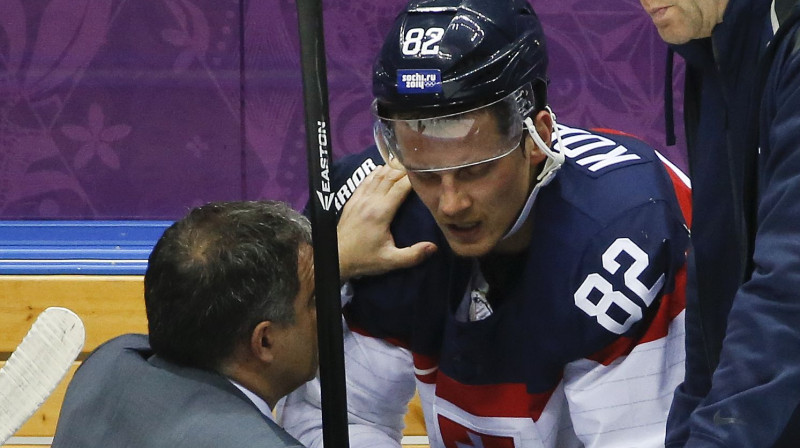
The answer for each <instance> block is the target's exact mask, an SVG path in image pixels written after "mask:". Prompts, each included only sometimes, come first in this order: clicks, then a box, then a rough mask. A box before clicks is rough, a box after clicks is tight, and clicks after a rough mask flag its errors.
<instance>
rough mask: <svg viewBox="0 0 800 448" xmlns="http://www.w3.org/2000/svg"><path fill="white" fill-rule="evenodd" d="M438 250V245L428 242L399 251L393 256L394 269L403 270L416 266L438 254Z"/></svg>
mask: <svg viewBox="0 0 800 448" xmlns="http://www.w3.org/2000/svg"><path fill="white" fill-rule="evenodd" d="M437 250H438V248H437V247H436V245H435V244H433V243H431V242H428V241H422V242H420V243H417V244H414V245H413V246H409V247H403V248H400V249H397V250H395V251H394V253H393V254H392V262H393V263H394V266H392V268H393V269H402V268H409V267H411V266H416V265H418V264H420V263H422V262H423V261H425V259H427V258H428V257H430V256H431V255H433V254H434V253H436V251H437Z"/></svg>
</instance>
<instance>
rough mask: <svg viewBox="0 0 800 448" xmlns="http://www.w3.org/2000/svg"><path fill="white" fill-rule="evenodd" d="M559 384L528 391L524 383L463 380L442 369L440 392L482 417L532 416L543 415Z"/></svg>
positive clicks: (443, 397)
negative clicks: (485, 382)
mask: <svg viewBox="0 0 800 448" xmlns="http://www.w3.org/2000/svg"><path fill="white" fill-rule="evenodd" d="M553 390H555V388H553V389H551V390H549V391H547V392H544V393H539V394H530V393H528V390H527V388H526V387H525V385H524V384H520V383H505V384H486V385H478V386H476V385H469V384H462V383H459V382H458V381H456V380H454V379H452V378H450V377H448V376H447V375H445V374H443V373H442V372H439V375H438V376H437V379H436V395H437V396H438V397H440V398H442V399H444V400H447V401H449V402H450V403H453V404H454V405H456V406H458V407H459V408H461V409H463V410H465V411H467V412H469V413H470V414H473V415H477V416H479V417H519V418H523V417H529V418H532V419H533V420H534V421H536V420H538V419H539V417H540V416H541V415H542V411H543V410H544V407H545V406H546V405H547V402H548V401H549V400H550V396H551V395H552V394H553Z"/></svg>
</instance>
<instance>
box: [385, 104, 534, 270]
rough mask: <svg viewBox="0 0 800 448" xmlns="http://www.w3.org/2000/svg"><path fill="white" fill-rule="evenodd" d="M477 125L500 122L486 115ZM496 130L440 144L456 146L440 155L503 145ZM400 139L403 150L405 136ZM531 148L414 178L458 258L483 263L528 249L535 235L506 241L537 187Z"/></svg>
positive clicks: (487, 128) (485, 127) (486, 128)
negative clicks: (490, 257)
mask: <svg viewBox="0 0 800 448" xmlns="http://www.w3.org/2000/svg"><path fill="white" fill-rule="evenodd" d="M476 120H494V117H493V116H491V115H490V114H482V115H480V116H478V117H476ZM490 124H491V123H487V124H486V125H483V126H480V127H479V128H480V129H482V130H483V131H484V132H480V133H476V134H475V135H471V136H469V137H467V138H465V139H462V140H459V141H458V142H453V143H440V144H442V145H452V146H453V147H448V148H440V149H441V150H443V152H446V153H449V154H452V153H454V152H459V151H463V152H466V153H467V154H469V153H470V152H474V151H485V145H492V144H497V142H499V141H501V138H500V137H499V136H497V137H496V138H493V135H492V133H493V132H494V133H496V131H495V130H494V129H496V126H492V125H490ZM397 138H398V142H399V143H400V144H403V142H402V139H403V138H404V136H403V135H402V133H401V132H398V135H397ZM531 146H532V145H520V146H519V147H518V148H517V149H516V150H514V151H511V152H510V153H509V154H508V155H506V156H504V157H501V158H499V159H496V160H492V161H490V162H485V163H480V164H477V165H473V166H469V167H464V168H456V169H451V170H444V171H434V172H415V171H409V172H408V178H409V180H410V181H411V186H412V187H413V188H414V191H415V192H416V193H417V194H418V195H419V197H420V199H422V201H423V202H424V203H425V205H426V206H427V207H428V209H429V210H430V211H431V213H432V214H433V217H434V218H435V219H436V222H437V224H438V225H439V227H440V228H441V229H442V232H443V233H444V236H445V237H446V238H447V242H448V243H449V244H450V247H451V248H452V249H453V251H454V252H455V253H457V254H458V255H461V256H470V257H478V256H482V255H485V254H487V253H489V252H490V251H493V250H494V251H498V252H513V251H518V250H521V249H522V248H523V247H525V246H526V245H527V243H528V239H527V238H528V237H529V235H528V236H526V237H525V238H522V239H523V241H520V237H519V236H517V237H515V238H512V239H509V240H503V241H501V240H502V238H503V236H504V235H505V233H506V231H508V229H509V228H510V227H511V226H512V225H513V224H514V222H515V220H516V218H517V215H518V213H519V211H520V210H521V209H522V207H523V205H524V203H525V201H526V199H527V197H528V194H529V192H530V191H531V188H532V185H533V172H534V168H535V166H536V165H537V162H534V159H533V158H532V154H531ZM420 152H421V153H433V154H435V153H436V152H437V151H420ZM465 159H466V157H465ZM537 160H541V159H537Z"/></svg>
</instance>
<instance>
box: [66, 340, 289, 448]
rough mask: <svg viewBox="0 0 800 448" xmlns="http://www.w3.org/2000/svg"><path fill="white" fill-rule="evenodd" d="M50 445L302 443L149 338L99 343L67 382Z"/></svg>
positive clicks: (238, 447)
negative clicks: (156, 351)
mask: <svg viewBox="0 0 800 448" xmlns="http://www.w3.org/2000/svg"><path fill="white" fill-rule="evenodd" d="M52 447H53V448H88V447H102V448H109V447H114V448H125V447H130V448H157V447H158V448H161V447H163V448H181V447H186V448H189V447H191V448H198V447H230V448H247V447H264V448H273V447H274V448H278V447H280V448H284V447H298V448H301V447H302V445H301V444H300V442H298V441H297V440H295V439H294V438H292V436H290V435H289V434H288V433H286V432H285V431H284V430H283V429H282V428H280V427H279V426H278V425H277V424H276V423H274V422H273V421H271V420H269V419H267V418H266V417H264V416H263V415H262V414H261V412H259V410H258V409H257V408H256V407H255V405H254V404H253V403H252V402H251V401H250V400H249V399H248V398H247V397H246V396H245V395H244V394H242V392H241V391H240V390H239V389H237V388H236V387H235V386H234V385H233V384H231V383H230V382H229V381H228V380H227V379H226V378H225V377H223V376H221V375H219V374H216V373H212V372H208V371H204V370H198V369H192V368H187V367H181V366H177V365H175V364H172V363H170V362H167V361H165V360H164V359H161V358H159V357H157V356H152V350H151V349H150V345H149V343H148V339H147V336H145V335H136V334H128V335H123V336H120V337H118V338H115V339H112V340H110V341H108V342H106V343H105V344H103V345H102V346H100V347H98V348H97V350H95V351H94V352H93V353H92V354H91V355H90V356H89V357H88V358H87V359H86V361H84V363H83V364H82V365H81V367H80V368H79V369H78V371H77V372H76V374H75V377H74V378H73V380H72V382H71V383H70V385H69V387H68V389H67V394H66V397H65V398H64V404H63V406H62V408H61V416H60V418H59V421H58V427H57V429H56V434H55V438H54V440H53V445H52Z"/></svg>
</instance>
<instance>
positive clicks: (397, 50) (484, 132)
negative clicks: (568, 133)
mask: <svg viewBox="0 0 800 448" xmlns="http://www.w3.org/2000/svg"><path fill="white" fill-rule="evenodd" d="M546 86H547V51H546V48H545V38H544V32H543V31H542V26H541V24H540V23H539V19H538V18H537V17H536V14H535V13H534V11H533V8H532V7H531V6H530V5H529V4H528V2H527V0H412V1H411V2H410V3H409V4H408V5H407V6H406V9H405V10H404V11H403V12H402V13H401V14H400V15H399V16H398V17H397V19H396V20H395V22H394V25H393V27H392V30H391V31H390V32H389V34H388V36H387V38H386V40H385V42H384V45H383V48H382V49H381V52H380V54H379V55H378V58H377V60H376V62H375V65H374V67H373V83H372V91H373V94H374V96H375V100H374V101H373V104H372V107H373V113H374V114H375V116H376V118H377V121H376V123H375V126H374V128H373V131H374V136H375V143H376V145H377V146H378V149H379V150H380V152H381V155H382V156H383V158H384V160H385V161H386V162H387V163H389V164H391V165H393V166H395V167H397V168H401V169H405V170H408V171H417V172H422V171H441V170H451V169H455V168H463V167H468V166H472V165H477V164H480V163H484V162H488V161H492V160H496V159H499V158H501V157H504V156H506V155H508V154H510V153H511V152H513V151H514V150H515V149H516V148H518V147H519V146H520V145H521V143H522V140H523V134H524V130H525V129H526V128H527V129H528V131H529V134H531V137H533V139H534V141H535V142H536V144H537V146H539V147H541V148H542V150H543V151H545V152H546V153H549V149H548V148H547V147H546V145H544V143H543V142H541V141H540V140H541V139H538V137H539V136H538V134H537V133H536V131H535V129H533V122H532V121H531V120H530V119H529V117H530V116H531V115H532V113H533V112H536V111H538V110H541V109H543V108H544V107H545V106H546V104H547V101H546Z"/></svg>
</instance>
